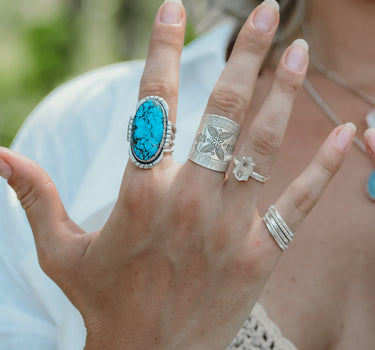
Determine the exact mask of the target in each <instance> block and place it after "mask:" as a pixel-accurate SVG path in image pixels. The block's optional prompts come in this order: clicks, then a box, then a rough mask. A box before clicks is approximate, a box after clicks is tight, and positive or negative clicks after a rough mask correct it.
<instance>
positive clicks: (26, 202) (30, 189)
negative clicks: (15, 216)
mask: <svg viewBox="0 0 375 350" xmlns="http://www.w3.org/2000/svg"><path fill="white" fill-rule="evenodd" d="M15 191H16V193H17V198H18V200H19V201H20V203H21V206H22V208H23V209H24V210H25V211H26V212H27V211H29V210H30V209H31V208H32V207H33V206H34V204H35V203H36V202H37V201H38V199H39V197H40V192H39V191H38V190H37V189H36V187H35V186H34V185H33V184H30V183H23V184H22V185H19V186H16V187H15Z"/></svg>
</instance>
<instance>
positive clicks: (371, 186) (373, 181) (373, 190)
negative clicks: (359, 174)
mask: <svg viewBox="0 0 375 350" xmlns="http://www.w3.org/2000/svg"><path fill="white" fill-rule="evenodd" d="M367 192H368V195H369V196H370V198H371V199H372V200H375V171H373V172H372V174H371V175H370V178H369V179H368V183H367Z"/></svg>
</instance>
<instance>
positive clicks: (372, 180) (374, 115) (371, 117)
mask: <svg viewBox="0 0 375 350" xmlns="http://www.w3.org/2000/svg"><path fill="white" fill-rule="evenodd" d="M303 33H304V36H305V37H307V38H308V41H309V44H310V47H311V48H313V45H312V42H311V35H310V28H309V26H308V25H307V24H305V25H304V26H303ZM311 53H312V55H311V62H312V63H313V65H314V67H315V68H316V70H317V71H318V72H320V73H321V74H323V75H324V76H325V77H326V78H327V79H329V80H331V81H332V82H333V83H335V84H337V85H338V86H340V87H342V88H343V89H345V90H347V91H349V92H350V93H352V94H354V95H356V96H358V97H359V98H360V99H362V100H363V101H365V102H367V103H368V104H369V105H371V106H372V109H371V110H370V111H369V112H368V113H367V116H366V121H367V125H368V127H369V128H373V127H375V98H374V97H372V96H370V95H369V94H367V93H366V92H365V91H362V90H361V89H358V88H357V87H355V86H353V85H351V84H350V83H348V82H347V81H346V80H344V79H343V78H341V77H340V76H338V75H337V74H336V73H334V72H332V71H331V70H329V69H328V68H327V67H326V66H324V65H323V63H321V61H320V60H319V58H318V56H317V54H316V53H314V50H311ZM304 87H305V89H306V91H307V92H308V94H309V95H310V97H311V98H312V99H313V101H314V102H315V103H316V104H317V105H318V106H319V107H320V108H321V109H322V111H323V112H324V114H325V115H326V116H327V117H328V118H329V119H330V120H331V121H332V122H333V123H334V124H335V125H336V126H339V125H342V124H343V122H342V121H341V120H340V118H339V117H338V116H337V115H336V113H334V112H333V110H332V109H331V108H330V107H329V106H328V104H327V103H326V102H325V101H324V100H323V98H322V97H321V96H320V95H319V93H318V92H317V91H316V89H315V88H314V87H313V86H312V84H311V82H310V81H309V79H308V78H306V79H305V82H304ZM354 144H355V145H356V146H357V147H358V148H359V149H360V150H361V151H362V152H363V153H366V146H365V144H364V142H363V141H362V140H361V139H359V138H358V137H357V136H355V137H354ZM366 193H367V195H368V197H369V198H370V199H371V200H373V201H375V171H373V172H372V173H371V175H370V177H369V179H368V181H367V184H366Z"/></svg>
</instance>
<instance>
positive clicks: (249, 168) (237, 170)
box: [233, 157, 270, 183]
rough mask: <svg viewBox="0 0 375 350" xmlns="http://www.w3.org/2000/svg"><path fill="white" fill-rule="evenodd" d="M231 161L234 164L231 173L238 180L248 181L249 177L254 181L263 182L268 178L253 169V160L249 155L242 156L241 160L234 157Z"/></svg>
mask: <svg viewBox="0 0 375 350" xmlns="http://www.w3.org/2000/svg"><path fill="white" fill-rule="evenodd" d="M233 161H234V165H235V167H234V169H233V174H234V176H235V178H236V179H237V180H238V181H248V180H249V178H250V177H251V178H253V179H254V180H256V181H259V182H262V183H264V182H266V181H268V180H269V179H270V177H269V176H263V175H261V174H258V173H257V172H255V171H254V169H255V162H254V160H253V158H251V157H242V159H241V160H238V159H237V157H234V159H233Z"/></svg>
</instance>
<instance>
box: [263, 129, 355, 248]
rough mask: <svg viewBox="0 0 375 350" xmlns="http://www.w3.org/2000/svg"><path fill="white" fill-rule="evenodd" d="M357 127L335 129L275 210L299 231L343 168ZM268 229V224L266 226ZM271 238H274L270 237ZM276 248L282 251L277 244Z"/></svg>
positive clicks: (290, 225) (281, 198) (282, 196)
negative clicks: (332, 180)
mask: <svg viewBox="0 0 375 350" xmlns="http://www.w3.org/2000/svg"><path fill="white" fill-rule="evenodd" d="M355 132H356V127H355V125H354V124H352V123H347V124H345V125H342V126H339V127H337V128H335V129H334V130H333V131H332V132H331V134H330V135H329V136H328V138H327V139H326V141H325V142H324V144H323V145H322V146H321V148H320V149H319V151H318V153H317V154H316V156H315V158H314V159H313V161H312V162H311V163H310V165H309V166H308V167H307V168H306V169H305V170H304V171H303V172H302V174H301V175H300V176H299V177H297V179H296V180H294V181H293V182H292V184H291V185H290V186H289V187H288V188H287V189H286V190H285V192H284V193H283V194H282V195H281V197H280V198H279V199H278V201H277V202H276V204H275V207H276V208H277V210H278V211H279V213H280V215H281V217H282V218H284V220H285V222H286V224H287V225H288V226H289V228H290V229H291V230H292V231H293V232H295V231H296V229H297V228H298V227H299V225H300V224H301V223H302V221H303V220H304V218H305V217H306V216H307V215H308V213H309V212H310V211H311V210H312V208H313V207H314V206H315V204H316V203H317V202H318V200H319V198H320V197H321V196H322V194H323V192H324V190H325V188H326V187H327V185H328V184H329V182H330V181H331V179H332V178H333V176H334V175H335V174H336V172H337V171H338V170H339V169H340V167H341V165H342V164H343V162H344V159H345V156H346V154H347V152H348V150H349V149H350V146H351V144H352V143H353V139H354V135H355ZM263 226H264V229H265V230H267V228H266V225H263ZM269 237H271V239H272V236H271V235H269ZM275 247H277V248H278V249H280V248H279V247H278V245H277V244H276V242H275Z"/></svg>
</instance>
